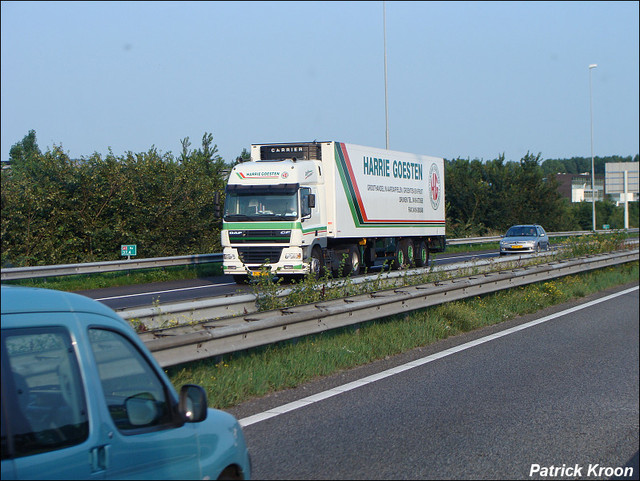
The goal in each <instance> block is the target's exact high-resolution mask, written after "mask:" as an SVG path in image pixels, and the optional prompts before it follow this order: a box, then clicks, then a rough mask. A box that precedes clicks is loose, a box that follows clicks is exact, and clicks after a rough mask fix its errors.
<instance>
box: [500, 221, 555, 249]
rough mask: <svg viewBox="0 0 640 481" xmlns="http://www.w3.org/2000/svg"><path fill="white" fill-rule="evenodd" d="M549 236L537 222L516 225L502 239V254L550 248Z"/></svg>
mask: <svg viewBox="0 0 640 481" xmlns="http://www.w3.org/2000/svg"><path fill="white" fill-rule="evenodd" d="M549 245H550V244H549V236H548V235H547V233H546V232H545V231H544V229H543V228H542V226H539V225H537V224H527V225H514V226H512V227H510V228H509V230H508V231H507V233H506V234H505V235H504V236H503V237H502V240H501V241H500V255H504V254H513V253H515V254H519V253H526V252H540V251H541V250H545V251H546V250H549Z"/></svg>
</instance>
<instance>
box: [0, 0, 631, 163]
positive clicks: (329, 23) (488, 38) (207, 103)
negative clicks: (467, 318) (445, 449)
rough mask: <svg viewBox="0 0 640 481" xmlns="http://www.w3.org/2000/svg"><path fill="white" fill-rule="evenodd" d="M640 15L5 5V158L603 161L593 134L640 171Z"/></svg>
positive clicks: (575, 8)
mask: <svg viewBox="0 0 640 481" xmlns="http://www.w3.org/2000/svg"><path fill="white" fill-rule="evenodd" d="M638 4H639V2H591V1H587V2H580V1H577V2H573V1H572V2H537V1H536V2H502V1H499V2H481V1H477V2H450V1H446V2H416V1H409V2H400V1H387V2H385V3H383V2H381V1H376V2H367V1H356V2H340V1H328V2H307V1H304V2H295V1H285V2H266V1H264V2H241V1H231V2H200V1H198V2H167V1H161V2H154V1H145V2H82V1H79V2H76V1H73V2H55V1H47V2H29V1H15V2H14V1H7V2H5V1H3V2H2V3H1V9H2V10H1V16H0V19H1V29H0V35H1V55H0V61H1V71H0V73H1V81H0V94H1V99H0V109H1V119H0V126H1V129H0V130H1V145H0V157H1V158H2V159H3V160H7V159H9V150H10V148H11V146H12V145H14V144H15V143H17V142H19V141H21V140H22V138H23V137H24V136H25V135H27V133H28V132H29V131H30V130H35V132H36V136H37V141H38V145H39V147H40V149H41V150H42V151H46V150H47V149H52V148H53V147H54V146H59V147H61V148H62V149H63V150H64V151H65V152H66V153H68V155H69V156H71V157H72V158H82V157H89V156H91V155H92V154H93V153H94V152H98V153H99V154H101V155H102V156H104V155H106V154H107V153H108V151H109V149H111V150H112V152H113V153H114V154H115V155H116V156H120V155H123V154H125V153H126V152H128V151H132V152H146V151H148V150H149V149H150V148H151V147H152V146H155V147H156V148H157V149H158V151H160V152H164V153H166V152H171V153H173V154H174V155H175V156H178V155H179V154H180V152H181V151H182V145H181V140H182V139H184V138H186V137H189V140H190V141H191V146H192V148H197V147H200V146H201V142H202V136H203V135H204V134H205V133H211V134H213V141H214V143H215V144H216V145H217V147H218V153H219V154H220V155H221V156H222V158H223V159H224V160H225V161H226V162H232V161H233V160H235V159H236V157H238V156H239V155H240V154H241V153H242V151H243V149H247V150H250V146H251V144H256V143H270V142H301V141H313V140H318V141H329V140H335V141H340V142H347V143H352V144H359V145H366V146H371V147H378V148H385V146H386V133H387V128H386V126H387V125H388V135H389V148H390V149H392V150H397V151H403V152H411V153H417V154H424V155H431V156H437V157H444V158H446V159H455V158H463V159H467V158H468V159H482V160H491V159H495V158H498V156H499V155H502V154H503V155H504V156H505V159H506V160H507V161H509V160H513V161H518V160H520V159H521V158H522V157H523V156H525V155H526V154H527V152H530V153H532V154H534V155H538V154H540V155H541V158H542V159H543V160H544V159H556V158H570V157H575V156H577V157H591V139H592V137H591V118H593V153H594V155H595V156H607V155H621V156H630V155H631V156H633V155H636V154H637V153H638V152H639V150H640V149H639V140H638V137H639V135H638V132H639V131H640V127H639V125H638V123H639V122H638V119H639V112H638V110H639V105H640V101H639V98H638V93H639V91H640V86H639V82H638V77H639V70H640V69H639V65H638V63H639V58H640V54H639V40H638V39H639V38H640V34H639V32H638V26H639V23H640V20H639V11H638ZM383 12H384V15H383ZM383 19H385V20H384V21H383ZM385 26H386V28H385ZM385 32H386V35H385ZM385 38H386V49H385ZM385 51H386V58H387V69H386V70H387V76H386V79H387V80H386V86H387V89H386V90H387V99H388V109H386V108H385ZM591 64H597V67H596V68H593V69H591V70H590V69H589V65H591ZM590 77H591V79H590ZM590 80H591V87H590ZM590 100H591V101H592V105H593V110H592V113H593V115H592V116H591V110H590ZM387 111H388V114H386V112H387Z"/></svg>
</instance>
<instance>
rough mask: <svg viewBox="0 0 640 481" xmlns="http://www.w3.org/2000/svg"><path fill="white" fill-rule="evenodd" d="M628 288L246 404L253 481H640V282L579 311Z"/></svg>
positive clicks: (240, 410) (242, 414)
mask: <svg viewBox="0 0 640 481" xmlns="http://www.w3.org/2000/svg"><path fill="white" fill-rule="evenodd" d="M626 287H627V288H629V287H633V286H626ZM617 291H622V289H621V288H618V289H613V290H609V291H607V292H603V293H599V294H597V295H594V296H591V297H590V298H588V299H587V300H580V301H576V302H572V303H569V304H565V305H561V306H555V307H553V308H549V309H546V310H545V311H542V312H540V313H537V314H535V315H529V316H525V317H522V318H518V319H516V320H514V321H509V322H506V323H502V324H501V325H499V326H492V327H490V328H485V329H481V330H478V331H474V332H471V333H466V334H464V335H461V336H456V337H454V338H450V339H447V340H444V341H442V342H439V343H437V344H434V345H432V346H428V347H426V348H421V349H417V350H414V351H411V352H409V353H405V354H403V355H400V356H396V357H393V358H390V359H386V360H382V361H380V362H376V363H372V364H369V365H367V366H363V367H361V368H357V369H353V370H349V371H345V372H342V373H340V374H338V375H335V376H331V377H328V378H323V379H321V380H318V381H316V382H313V383H310V384H307V385H305V386H302V387H299V388H297V389H292V390H288V391H283V392H280V393H275V394H272V395H270V396H266V397H264V398H261V399H257V400H253V401H250V402H247V403H244V404H243V405H240V406H237V407H236V408H234V409H232V410H230V412H232V414H234V415H235V416H236V417H238V419H240V420H241V423H243V424H244V425H245V427H244V432H245V435H246V437H247V442H248V445H249V448H250V451H251V456H252V462H253V477H254V478H255V479H559V478H565V479H569V478H581V479H604V478H611V477H612V476H613V477H616V474H620V473H621V472H623V470H624V469H625V466H626V472H625V474H628V473H629V471H628V469H629V468H630V467H631V468H632V469H633V475H632V478H631V479H638V467H637V466H638V419H639V412H638V402H639V399H638V377H639V374H638V364H639V359H638V345H639V334H638V331H639V330H638V290H637V284H636V285H635V287H634V290H632V291H630V292H627V293H625V294H622V295H620V296H618V297H615V298H611V299H605V300H604V301H599V302H597V303H595V304H594V305H590V306H588V307H585V308H582V309H580V310H577V311H575V312H568V311H567V309H569V308H572V307H575V306H578V305H584V304H585V303H586V302H587V301H593V300H595V299H598V298H599V299H601V300H602V299H603V298H604V296H606V295H610V294H612V293H614V292H617ZM532 321H538V322H539V323H537V324H534V325H532ZM540 321H542V322H540ZM514 328H518V329H519V330H513V332H512V331H511V330H507V329H514ZM496 334H497V335H501V337H497V338H487V336H489V335H496ZM420 359H422V361H420V362H418V364H419V365H418V366H417V367H412V368H411V369H406V370H403V371H402V372H399V373H395V374H394V371H389V369H394V368H395V369H398V367H399V366H405V367H406V363H408V362H412V361H414V362H415V361H416V360H420ZM420 363H422V364H420ZM402 369H404V368H400V370H402ZM376 373H383V374H382V375H381V376H380V377H381V379H379V380H376V381H374V382H366V383H365V381H367V379H368V378H367V376H370V375H373V374H376ZM357 380H363V383H362V385H359V386H358V387H356V388H353V389H347V388H349V387H350V385H349V384H348V383H350V382H353V381H357ZM351 387H352V386H351ZM311 395H315V396H316V397H315V398H314V397H311V398H309V396H311ZM320 398H324V399H322V400H320V401H318V402H312V401H314V400H316V399H320ZM300 399H305V401H304V402H302V403H297V404H293V405H291V404H288V403H291V402H294V403H295V402H296V401H297V400H300ZM298 404H299V405H300V406H302V407H299V406H298ZM282 406H288V407H286V408H284V409H283V408H282ZM289 409H290V410H289ZM279 410H281V411H287V412H284V413H282V414H278V412H279ZM536 466H537V468H536ZM563 467H564V471H561V469H563ZM554 468H555V469H556V471H555V474H556V476H553V475H552V476H544V474H547V475H549V474H553V473H554V471H553V470H552V469H554ZM569 468H571V469H573V471H572V470H571V469H569ZM576 468H578V471H577V472H576V471H575V469H576ZM603 468H610V470H607V469H603ZM536 469H538V471H535V470H536ZM544 469H547V470H548V471H546V472H545V471H544ZM614 469H618V470H617V471H614ZM532 470H533V471H532ZM549 470H551V471H549ZM562 474H564V476H562ZM574 475H577V476H574ZM618 477H620V476H618ZM622 478H623V479H630V478H628V477H624V476H622Z"/></svg>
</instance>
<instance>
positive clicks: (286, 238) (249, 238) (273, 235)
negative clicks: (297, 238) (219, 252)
mask: <svg viewBox="0 0 640 481" xmlns="http://www.w3.org/2000/svg"><path fill="white" fill-rule="evenodd" d="M229 241H230V242H231V243H232V244H288V243H289V242H290V241H291V230H243V231H237V230H230V231H229Z"/></svg>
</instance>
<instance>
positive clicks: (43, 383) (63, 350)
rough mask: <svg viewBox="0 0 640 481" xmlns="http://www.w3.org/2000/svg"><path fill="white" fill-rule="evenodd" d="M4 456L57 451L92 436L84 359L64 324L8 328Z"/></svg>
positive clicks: (4, 369) (4, 344) (4, 347)
mask: <svg viewBox="0 0 640 481" xmlns="http://www.w3.org/2000/svg"><path fill="white" fill-rule="evenodd" d="M2 387H3V393H2V394H3V397H2V402H3V404H5V403H6V404H5V406H3V408H2V409H3V414H4V413H6V414H7V416H6V419H4V416H3V423H6V426H3V428H2V437H3V439H2V447H3V448H2V458H3V459H4V458H6V457H20V456H28V455H32V454H37V453H43V452H47V451H53V450H56V449H61V448H64V447H68V446H73V445H75V444H80V443H81V442H83V441H84V440H85V439H87V437H88V434H89V421H88V415H87V404H86V399H85V393H84V386H83V383H82V379H81V376H80V369H79V367H78V360H77V358H76V353H75V350H74V349H73V345H72V344H71V337H70V335H69V333H68V331H67V330H66V329H64V328H62V327H47V328H31V329H3V330H2Z"/></svg>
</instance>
